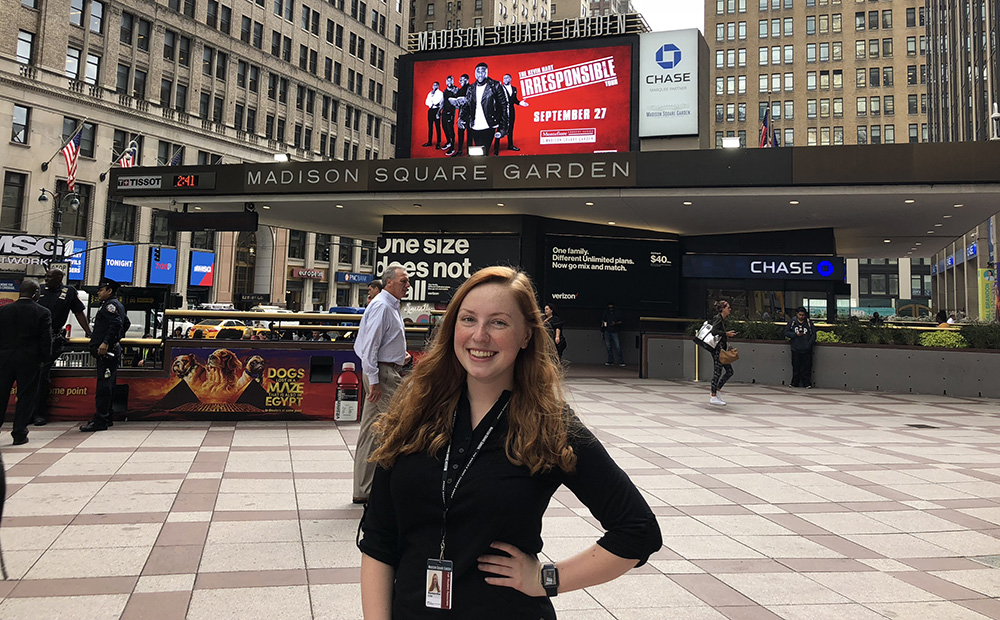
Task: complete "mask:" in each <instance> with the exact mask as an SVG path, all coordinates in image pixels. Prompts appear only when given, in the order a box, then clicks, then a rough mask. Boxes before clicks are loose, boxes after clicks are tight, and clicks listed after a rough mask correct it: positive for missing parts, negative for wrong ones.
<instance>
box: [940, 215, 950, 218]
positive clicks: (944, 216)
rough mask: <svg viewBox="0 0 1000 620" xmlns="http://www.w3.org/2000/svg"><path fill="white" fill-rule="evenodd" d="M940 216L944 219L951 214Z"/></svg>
mask: <svg viewBox="0 0 1000 620" xmlns="http://www.w3.org/2000/svg"><path fill="white" fill-rule="evenodd" d="M941 217H942V218H944V219H948V218H949V217H951V216H950V215H942V216H941Z"/></svg>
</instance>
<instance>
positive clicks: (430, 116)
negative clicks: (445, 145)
mask: <svg viewBox="0 0 1000 620" xmlns="http://www.w3.org/2000/svg"><path fill="white" fill-rule="evenodd" d="M440 87H441V84H440V83H438V82H434V86H432V87H431V92H429V93H427V98H426V99H424V105H426V106H427V142H425V143H424V144H423V146H430V145H431V140H432V139H433V138H434V130H435V129H437V142H436V143H435V144H434V148H436V149H440V148H441V105H442V104H443V103H444V94H443V93H442V92H441V88H440Z"/></svg>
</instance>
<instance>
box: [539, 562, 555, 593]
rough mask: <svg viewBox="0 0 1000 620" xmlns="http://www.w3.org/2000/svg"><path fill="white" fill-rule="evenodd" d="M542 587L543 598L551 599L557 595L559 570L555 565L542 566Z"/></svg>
mask: <svg viewBox="0 0 1000 620" xmlns="http://www.w3.org/2000/svg"><path fill="white" fill-rule="evenodd" d="M541 575H542V587H543V588H545V596H548V597H553V596H556V595H557V594H559V569H558V568H556V565H555V564H552V563H548V564H542V573H541Z"/></svg>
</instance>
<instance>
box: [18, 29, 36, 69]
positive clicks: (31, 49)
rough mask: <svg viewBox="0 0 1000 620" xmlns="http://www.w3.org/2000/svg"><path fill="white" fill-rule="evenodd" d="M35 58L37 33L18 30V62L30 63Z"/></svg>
mask: <svg viewBox="0 0 1000 620" xmlns="http://www.w3.org/2000/svg"><path fill="white" fill-rule="evenodd" d="M34 60H35V35H34V33H31V32H28V31H26V30H18V31H17V62H19V63H21V64H22V65H30V64H31V63H32V62H33V61H34Z"/></svg>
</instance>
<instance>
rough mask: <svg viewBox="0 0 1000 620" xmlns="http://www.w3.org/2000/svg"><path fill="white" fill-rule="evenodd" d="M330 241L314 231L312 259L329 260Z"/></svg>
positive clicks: (327, 237)
mask: <svg viewBox="0 0 1000 620" xmlns="http://www.w3.org/2000/svg"><path fill="white" fill-rule="evenodd" d="M324 148H325V147H324ZM330 241H331V237H330V235H324V234H322V233H316V249H315V251H314V252H313V258H314V259H316V260H317V261H319V262H321V263H328V262H330Z"/></svg>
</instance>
